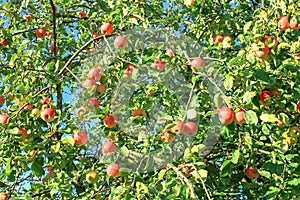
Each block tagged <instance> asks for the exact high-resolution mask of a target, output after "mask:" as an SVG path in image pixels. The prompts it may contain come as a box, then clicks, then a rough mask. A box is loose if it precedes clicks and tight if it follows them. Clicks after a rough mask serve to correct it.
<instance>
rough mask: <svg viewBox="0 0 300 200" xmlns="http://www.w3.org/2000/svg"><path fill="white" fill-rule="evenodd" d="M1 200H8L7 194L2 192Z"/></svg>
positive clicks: (0, 193)
mask: <svg viewBox="0 0 300 200" xmlns="http://www.w3.org/2000/svg"><path fill="white" fill-rule="evenodd" d="M0 200H8V194H6V193H5V192H0Z"/></svg>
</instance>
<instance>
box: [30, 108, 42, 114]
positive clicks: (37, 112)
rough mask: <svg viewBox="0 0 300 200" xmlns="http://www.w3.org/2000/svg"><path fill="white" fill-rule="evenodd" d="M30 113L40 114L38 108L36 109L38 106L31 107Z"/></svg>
mask: <svg viewBox="0 0 300 200" xmlns="http://www.w3.org/2000/svg"><path fill="white" fill-rule="evenodd" d="M31 114H33V115H38V114H40V109H38V108H34V109H32V111H31Z"/></svg>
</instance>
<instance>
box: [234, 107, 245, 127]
mask: <svg viewBox="0 0 300 200" xmlns="http://www.w3.org/2000/svg"><path fill="white" fill-rule="evenodd" d="M234 121H235V123H237V124H243V123H245V122H246V121H245V111H244V110H239V111H238V112H236V113H235V114H234Z"/></svg>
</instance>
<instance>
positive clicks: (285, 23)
mask: <svg viewBox="0 0 300 200" xmlns="http://www.w3.org/2000/svg"><path fill="white" fill-rule="evenodd" d="M277 24H278V28H279V30H286V29H288V28H289V27H290V24H289V18H288V16H281V17H279V19H278V20H277Z"/></svg>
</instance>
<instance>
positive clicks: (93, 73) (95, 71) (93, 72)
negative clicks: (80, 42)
mask: <svg viewBox="0 0 300 200" xmlns="http://www.w3.org/2000/svg"><path fill="white" fill-rule="evenodd" d="M101 77H102V74H101V73H100V69H99V68H92V69H90V71H89V78H91V79H94V80H96V81H99V80H100V79H101Z"/></svg>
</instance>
